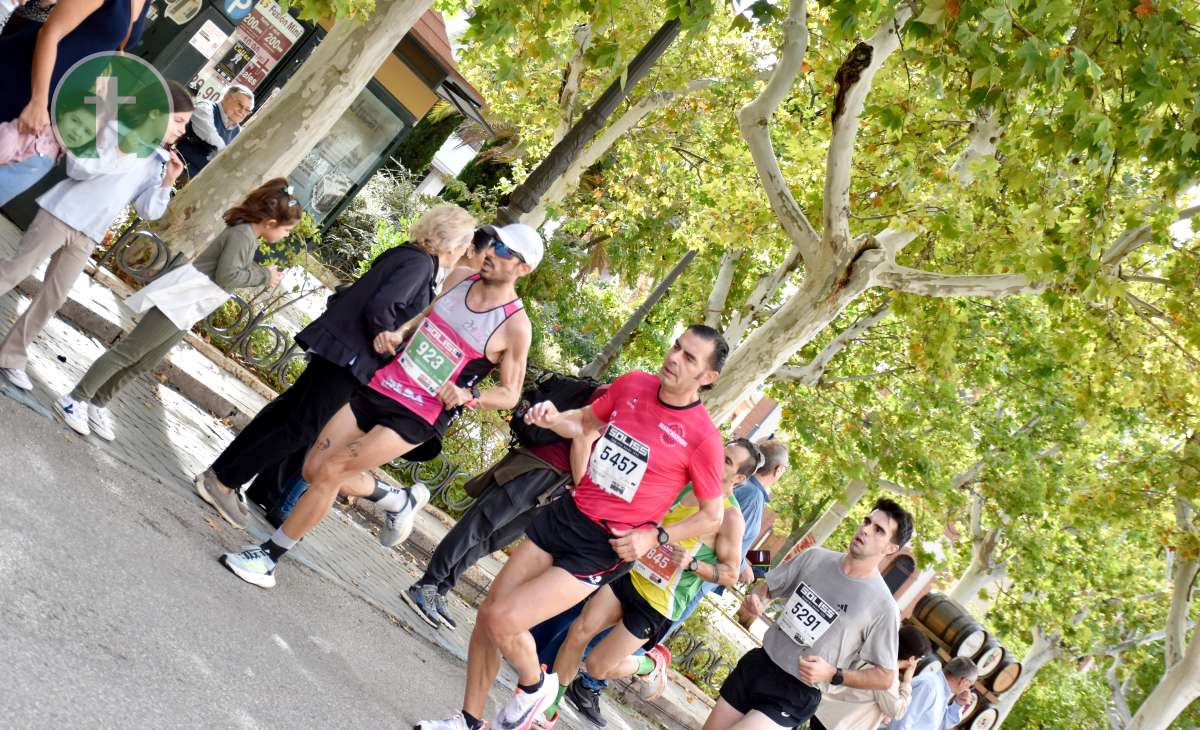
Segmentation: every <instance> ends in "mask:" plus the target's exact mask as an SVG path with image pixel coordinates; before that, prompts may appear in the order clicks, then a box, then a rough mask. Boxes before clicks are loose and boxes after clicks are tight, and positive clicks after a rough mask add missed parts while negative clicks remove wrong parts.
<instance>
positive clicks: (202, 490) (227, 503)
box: [194, 469, 250, 528]
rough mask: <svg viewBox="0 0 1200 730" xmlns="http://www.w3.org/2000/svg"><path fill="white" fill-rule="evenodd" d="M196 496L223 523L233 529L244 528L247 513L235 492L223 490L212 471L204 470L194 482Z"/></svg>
mask: <svg viewBox="0 0 1200 730" xmlns="http://www.w3.org/2000/svg"><path fill="white" fill-rule="evenodd" d="M194 483H195V485H196V494H198V495H200V499H203V500H204V501H205V502H208V503H209V504H211V505H212V506H213V508H214V509H215V510H217V513H218V514H220V515H221V516H222V517H224V518H225V521H226V522H228V523H229V524H231V525H233V526H234V527H238V528H244V527H245V526H246V518H247V517H249V514H250V513H249V511H248V510H247V509H246V505H245V504H243V503H242V500H241V499H240V498H239V495H238V493H237V490H234V489H227V488H225V487H224V486H223V485H222V484H221V482H220V480H218V479H217V475H216V474H213V473H212V469H205V470H204V471H202V472H200V473H199V474H197V475H196V478H195V480H194Z"/></svg>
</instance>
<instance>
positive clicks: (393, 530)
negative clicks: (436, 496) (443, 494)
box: [379, 482, 429, 547]
mask: <svg viewBox="0 0 1200 730" xmlns="http://www.w3.org/2000/svg"><path fill="white" fill-rule="evenodd" d="M427 504H429V487H427V486H425V485H424V484H422V483H420V482H417V483H416V484H414V485H412V486H411V487H409V488H408V505H407V506H405V508H404V509H402V510H400V511H398V512H384V513H383V529H382V530H380V531H379V544H380V545H383V546H384V547H395V546H397V545H399V544H400V543H402V542H404V541H405V540H407V539H408V536H409V535H411V534H412V529H413V522H414V521H415V520H416V519H417V513H418V512H420V511H421V509H422V508H424V507H425V505H427Z"/></svg>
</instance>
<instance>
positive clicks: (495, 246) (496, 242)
mask: <svg viewBox="0 0 1200 730" xmlns="http://www.w3.org/2000/svg"><path fill="white" fill-rule="evenodd" d="M492 250H493V251H495V252H496V255H497V256H499V257H500V258H502V259H504V260H506V261H507V260H508V259H511V258H513V257H514V256H515V257H516V258H517V259H518V260H519V261H520V262H521V263H525V257H524V256H522V255H521V254H519V253H517V252H516V251H514V250H512V249H511V248H509V247H508V246H506V245H504V241H501V240H500V239H498V238H497V239H492Z"/></svg>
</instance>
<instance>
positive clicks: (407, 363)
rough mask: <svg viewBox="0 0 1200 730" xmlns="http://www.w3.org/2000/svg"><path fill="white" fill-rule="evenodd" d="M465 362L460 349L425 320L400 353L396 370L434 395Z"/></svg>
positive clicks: (443, 333)
mask: <svg viewBox="0 0 1200 730" xmlns="http://www.w3.org/2000/svg"><path fill="white" fill-rule="evenodd" d="M465 359H466V354H465V353H464V352H463V351H462V348H460V347H458V345H456V344H455V343H454V340H452V339H450V337H449V336H447V335H446V333H445V332H443V331H442V330H441V328H440V327H438V326H437V325H436V324H434V323H433V322H431V321H429V319H425V320H424V321H422V322H421V326H420V327H419V328H417V331H416V333H415V334H413V336H412V339H410V340H409V341H408V345H407V346H406V347H405V348H404V352H403V353H401V354H400V367H402V368H404V372H406V373H408V376H409V377H410V378H412V379H413V382H415V383H416V384H417V385H419V386H421V388H423V389H424V390H425V392H426V393H428V394H429V395H436V394H437V392H438V390H440V389H441V387H442V386H443V385H445V384H446V383H447V382H449V380H450V378H452V377H454V375H455V373H457V372H458V370H459V366H460V365H461V364H462V363H463V361H464V360H465Z"/></svg>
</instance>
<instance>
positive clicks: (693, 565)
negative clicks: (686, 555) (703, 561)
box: [687, 558, 700, 573]
mask: <svg viewBox="0 0 1200 730" xmlns="http://www.w3.org/2000/svg"><path fill="white" fill-rule="evenodd" d="M687 569H688V572H691V573H695V572H696V571H697V570H699V569H700V561H699V560H696V559H695V558H692V561H691V562H690V563H688V565H687Z"/></svg>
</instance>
